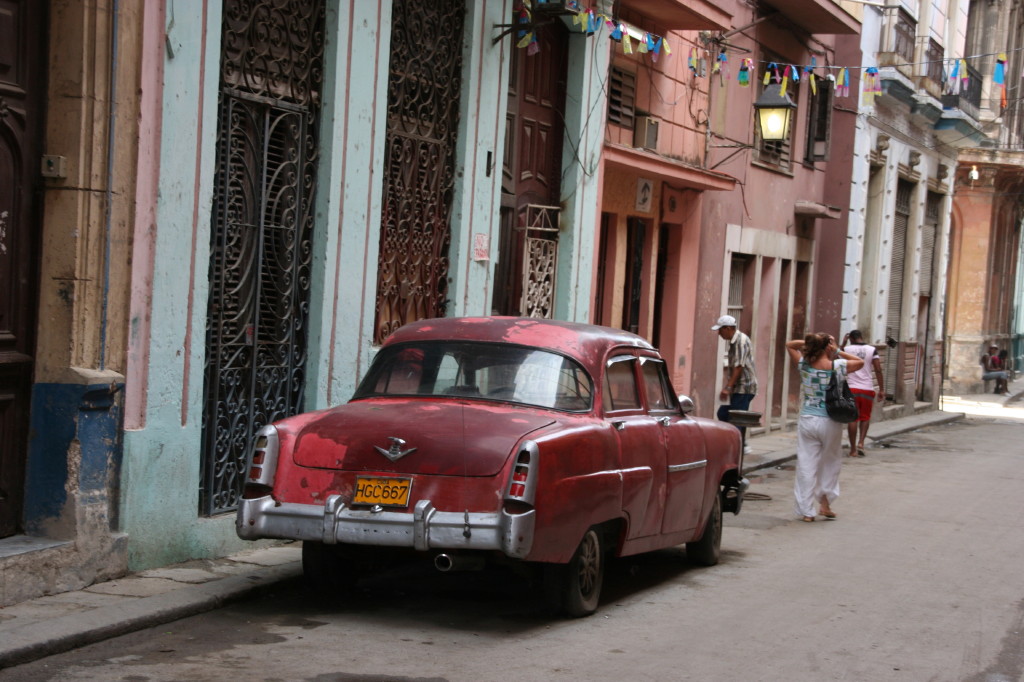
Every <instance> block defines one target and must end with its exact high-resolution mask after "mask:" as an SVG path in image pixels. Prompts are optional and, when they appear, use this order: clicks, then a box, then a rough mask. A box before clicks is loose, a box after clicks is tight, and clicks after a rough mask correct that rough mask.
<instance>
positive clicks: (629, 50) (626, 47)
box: [622, 31, 633, 54]
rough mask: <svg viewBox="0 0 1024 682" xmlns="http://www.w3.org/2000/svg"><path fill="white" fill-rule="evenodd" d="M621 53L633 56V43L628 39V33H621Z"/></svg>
mask: <svg viewBox="0 0 1024 682" xmlns="http://www.w3.org/2000/svg"><path fill="white" fill-rule="evenodd" d="M622 53H623V54H633V41H632V40H630V39H629V32H628V31H624V32H623V33H622Z"/></svg>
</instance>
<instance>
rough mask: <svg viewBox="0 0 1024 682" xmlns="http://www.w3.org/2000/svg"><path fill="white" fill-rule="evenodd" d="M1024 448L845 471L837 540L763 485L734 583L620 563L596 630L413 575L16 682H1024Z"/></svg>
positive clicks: (216, 616)
mask: <svg viewBox="0 0 1024 682" xmlns="http://www.w3.org/2000/svg"><path fill="white" fill-rule="evenodd" d="M1022 427H1024V409H1022V407H1021V405H1020V403H1016V404H1015V405H1013V406H1007V408H1005V409H1003V410H1001V412H1000V417H999V418H994V417H992V416H985V415H972V416H969V417H968V419H966V420H963V421H959V422H956V423H953V424H950V425H945V426H940V427H934V428H931V429H928V430H923V431H918V432H913V433H908V434H905V435H902V436H899V437H896V438H894V439H892V440H891V441H888V442H886V443H884V444H883V446H879V445H877V444H876V445H875V447H872V448H870V449H869V450H868V453H867V457H865V458H864V459H856V460H854V459H847V460H846V461H845V463H844V470H843V474H842V479H841V484H842V491H843V495H842V497H841V498H840V500H839V501H838V502H837V503H836V504H835V505H834V509H835V511H836V512H837V513H838V515H839V518H838V519H836V520H834V521H825V520H824V519H822V517H818V519H817V521H816V522H815V523H813V524H809V523H801V522H798V521H797V520H795V518H794V517H793V513H792V497H791V495H792V491H791V487H792V470H791V469H790V468H788V467H783V468H780V469H770V470H765V471H761V472H758V473H757V474H756V475H755V476H754V479H753V485H752V487H751V491H752V492H753V493H757V495H756V496H754V497H756V498H758V499H750V500H749V501H748V502H747V503H746V506H745V507H744V510H743V513H742V514H741V515H739V516H738V517H732V516H729V517H727V519H726V528H725V533H724V538H723V557H722V562H721V564H720V565H719V566H716V567H713V568H699V567H696V566H693V565H691V564H690V563H688V562H687V561H686V559H685V554H684V552H683V550H682V548H677V549H673V550H668V551H662V552H657V553H653V554H650V555H645V556H641V557H634V558H629V559H625V560H620V561H617V562H614V563H613V565H612V566H611V568H610V572H609V574H608V576H607V578H606V583H605V593H604V598H603V600H602V604H601V608H600V610H599V611H598V613H597V614H596V615H595V616H593V617H590V618H586V619H582V620H560V619H555V618H552V617H550V616H548V615H546V613H545V611H544V609H543V607H542V605H541V604H540V602H539V600H537V599H536V598H535V597H534V596H533V594H532V593H531V592H530V591H529V590H530V586H529V585H528V584H527V583H526V582H525V581H524V580H523V579H521V578H520V577H518V576H516V575H514V574H513V573H511V572H506V571H501V570H496V571H489V572H484V573H461V574H454V573H453V574H439V573H437V572H434V571H432V570H427V569H419V568H409V569H403V570H395V571H392V572H390V573H387V574H384V575H381V576H378V577H377V578H375V579H373V580H371V581H367V582H366V583H364V584H363V585H362V586H361V587H360V589H359V590H358V591H357V593H356V594H355V595H354V596H353V598H352V599H351V600H349V601H346V602H344V603H342V604H332V603H330V602H329V601H328V600H326V599H323V598H313V597H310V596H309V595H307V594H306V593H305V591H304V590H303V585H302V584H301V582H300V581H291V582H286V583H282V584H280V585H279V586H277V587H276V588H275V589H273V590H272V591H271V592H270V593H269V594H265V595H263V596H262V597H261V598H258V599H254V600H249V601H246V602H243V603H238V604H234V605H231V606H229V607H227V608H223V609H220V610H218V611H214V612H211V613H208V614H205V615H202V616H197V617H193V618H189V619H185V620H181V621H177V622H174V623H170V624H168V625H165V626H162V627H159V628H153V629H150V630H147V631H142V632H138V633H135V634H132V635H127V636H124V637H120V638H117V639H113V640H109V641H107V642H103V643H100V644H97V645H93V646H89V647H85V648H82V649H79V650H76V651H73V652H69V653H67V654H62V655H58V656H52V657H50V658H47V659H43V660H40V661H37V662H34V663H31V664H27V665H23V666H20V667H15V668H11V669H8V670H5V671H2V672H0V680H2V681H3V682H8V681H11V682H13V681H20V680H33V681H34V680H55V681H56V680H136V681H143V680H146V681H153V682H155V681H160V680H226V679H249V680H318V681H327V680H460V681H461V680H466V681H469V680H551V679H554V680H558V679H565V680H576V679H591V680H625V679H629V680H669V679H671V680H725V679H729V680H796V681H800V680H808V681H810V680H878V681H882V680H901V681H908V682H909V681H915V682H916V681H918V680H938V681H947V680H948V681H953V680H972V681H975V680H976V681H978V682H982V681H985V682H989V681H993V682H994V681H1002V680H1019V679H1022V676H1024V584H1022V583H1021V580H1020V566H1021V565H1024V533H1021V532H1020V528H1019V520H1020V519H1021V518H1022V516H1024V497H1022V496H1021V495H1020V490H1021V488H1022V486H1024V467H1022V464H1024V439H1022V438H1021V434H1022ZM761 498H765V499H761Z"/></svg>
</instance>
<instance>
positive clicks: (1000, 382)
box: [981, 344, 1010, 395]
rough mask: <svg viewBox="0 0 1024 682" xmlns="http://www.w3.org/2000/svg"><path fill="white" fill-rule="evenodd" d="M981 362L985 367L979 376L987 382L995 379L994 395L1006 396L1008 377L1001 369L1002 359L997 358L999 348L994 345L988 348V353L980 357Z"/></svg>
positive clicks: (1002, 368)
mask: <svg viewBox="0 0 1024 682" xmlns="http://www.w3.org/2000/svg"><path fill="white" fill-rule="evenodd" d="M981 362H982V364H983V365H984V366H985V371H984V372H982V374H981V378H982V380H983V381H989V380H990V379H995V380H996V393H998V394H999V395H1008V394H1009V391H1008V390H1007V381H1008V380H1009V378H1010V375H1009V373H1008V372H1007V371H1006V370H1005V369H1004V367H1003V359H1002V358H1001V357H999V346H996V345H995V344H993V345H991V346H989V347H988V353H987V354H986V355H985V356H984V357H982V359H981Z"/></svg>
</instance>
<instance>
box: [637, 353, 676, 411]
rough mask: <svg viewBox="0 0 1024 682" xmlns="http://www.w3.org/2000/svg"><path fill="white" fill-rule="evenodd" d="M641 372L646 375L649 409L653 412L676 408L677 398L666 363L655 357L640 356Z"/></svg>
mask: <svg viewBox="0 0 1024 682" xmlns="http://www.w3.org/2000/svg"><path fill="white" fill-rule="evenodd" d="M640 372H641V374H643V377H644V393H645V395H646V397H647V409H648V410H650V411H652V412H654V411H661V410H674V409H675V408H676V398H675V395H674V394H673V392H672V382H670V381H669V379H668V369H667V368H666V367H665V363H664V362H663V361H661V360H656V359H654V358H640Z"/></svg>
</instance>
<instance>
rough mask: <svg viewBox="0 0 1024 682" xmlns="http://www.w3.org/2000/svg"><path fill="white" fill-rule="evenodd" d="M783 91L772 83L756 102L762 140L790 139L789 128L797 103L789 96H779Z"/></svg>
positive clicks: (755, 109)
mask: <svg viewBox="0 0 1024 682" xmlns="http://www.w3.org/2000/svg"><path fill="white" fill-rule="evenodd" d="M781 89H782V86H781V85H778V84H775V83H771V84H769V85H768V86H767V87H765V89H764V91H763V92H762V93H761V96H760V97H758V98H757V101H756V102H754V111H755V112H756V113H757V125H758V129H759V131H760V133H761V139H762V140H765V141H768V142H777V141H780V140H786V139H789V126H790V123H791V122H792V120H793V111H794V110H795V109H796V103H795V102H793V100H791V99H790V98H789V95H781V94H779V92H780V91H781Z"/></svg>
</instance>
